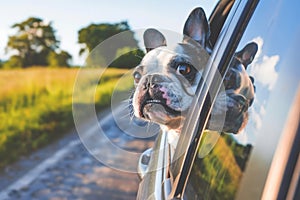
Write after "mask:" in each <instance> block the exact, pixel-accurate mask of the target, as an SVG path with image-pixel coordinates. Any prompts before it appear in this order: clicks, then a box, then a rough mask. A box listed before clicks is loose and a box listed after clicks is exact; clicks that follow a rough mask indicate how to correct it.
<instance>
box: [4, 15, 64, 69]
mask: <svg viewBox="0 0 300 200" xmlns="http://www.w3.org/2000/svg"><path fill="white" fill-rule="evenodd" d="M12 28H15V29H17V33H16V34H15V35H13V36H10V37H9V39H8V43H7V47H6V51H11V52H15V55H14V56H13V57H11V59H16V57H19V60H21V65H22V66H23V67H28V66H32V65H41V66H46V65H48V59H47V58H48V56H49V54H50V53H51V52H55V51H58V50H59V41H58V40H57V39H56V36H55V30H54V29H53V27H52V23H51V22H50V23H45V22H44V21H43V20H42V19H40V18H35V17H30V18H28V19H27V20H25V21H23V22H21V23H16V24H14V25H13V26H12ZM8 63H9V61H8Z"/></svg>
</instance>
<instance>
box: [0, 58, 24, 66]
mask: <svg viewBox="0 0 300 200" xmlns="http://www.w3.org/2000/svg"><path fill="white" fill-rule="evenodd" d="M22 67H23V61H22V58H21V57H20V56H16V55H15V56H11V57H10V59H9V60H8V61H6V62H5V63H3V68H4V69H16V68H22Z"/></svg>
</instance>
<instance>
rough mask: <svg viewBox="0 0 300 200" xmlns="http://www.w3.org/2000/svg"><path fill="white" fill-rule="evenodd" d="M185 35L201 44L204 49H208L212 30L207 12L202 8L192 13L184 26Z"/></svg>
mask: <svg viewBox="0 0 300 200" xmlns="http://www.w3.org/2000/svg"><path fill="white" fill-rule="evenodd" d="M183 34H184V35H186V36H189V37H190V38H192V39H193V40H195V41H197V42H198V43H200V45H201V46H202V47H204V48H205V47H206V43H207V40H208V38H209V35H210V29H209V25H208V21H207V18H206V15H205V12H204V10H203V9H202V8H200V7H198V8H195V9H194V10H193V11H192V12H191V14H190V15H189V17H188V19H187V20H186V22H185V24H184V28H183Z"/></svg>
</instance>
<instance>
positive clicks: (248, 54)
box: [235, 42, 258, 69]
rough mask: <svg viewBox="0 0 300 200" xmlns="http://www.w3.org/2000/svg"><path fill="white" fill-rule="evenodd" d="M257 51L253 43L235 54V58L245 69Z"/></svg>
mask: <svg viewBox="0 0 300 200" xmlns="http://www.w3.org/2000/svg"><path fill="white" fill-rule="evenodd" d="M257 50H258V45H257V44H256V43H255V42H251V43H249V44H247V45H246V46H245V47H244V48H243V49H242V50H241V51H239V52H237V53H236V54H235V56H236V57H237V58H238V59H239V60H240V62H241V63H242V64H243V65H244V66H245V68H246V69H247V67H248V65H249V64H250V63H251V62H252V61H253V59H254V57H255V55H256V53H257Z"/></svg>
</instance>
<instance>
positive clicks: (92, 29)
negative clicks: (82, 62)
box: [78, 21, 138, 65]
mask: <svg viewBox="0 0 300 200" xmlns="http://www.w3.org/2000/svg"><path fill="white" fill-rule="evenodd" d="M123 31H126V32H125V33H124V34H122V35H120V37H116V38H115V40H114V41H113V42H111V43H110V44H109V45H107V46H106V47H105V48H102V49H101V48H96V46H97V45H99V44H100V43H101V42H103V41H104V40H106V39H108V38H109V37H111V36H114V35H116V34H118V33H121V32H123ZM78 43H79V44H81V45H82V48H81V49H80V51H79V55H82V54H83V53H91V52H92V50H93V51H97V53H94V55H96V56H89V58H88V59H87V62H88V64H90V65H99V63H103V64H109V63H107V61H108V60H109V59H108V57H115V56H116V54H117V51H118V49H120V48H124V47H129V48H133V49H136V48H138V42H137V40H136V39H135V38H134V33H133V32H132V31H131V30H130V27H129V25H128V23H127V22H126V21H123V22H120V23H115V24H109V23H102V24H91V25H89V26H87V27H85V28H82V29H80V30H79V31H78ZM95 48H96V49H95Z"/></svg>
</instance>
